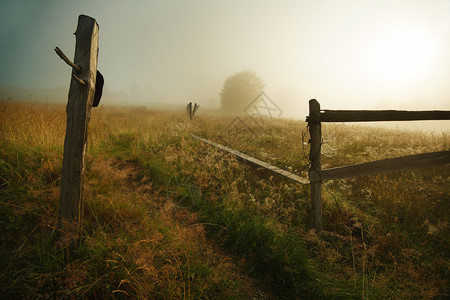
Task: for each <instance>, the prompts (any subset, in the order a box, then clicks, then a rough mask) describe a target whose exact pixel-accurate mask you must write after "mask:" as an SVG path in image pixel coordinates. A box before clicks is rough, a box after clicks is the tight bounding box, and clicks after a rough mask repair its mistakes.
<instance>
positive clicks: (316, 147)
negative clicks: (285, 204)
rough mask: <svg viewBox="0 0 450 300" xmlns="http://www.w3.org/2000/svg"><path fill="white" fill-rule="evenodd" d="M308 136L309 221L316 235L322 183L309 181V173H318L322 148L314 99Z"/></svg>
mask: <svg viewBox="0 0 450 300" xmlns="http://www.w3.org/2000/svg"><path fill="white" fill-rule="evenodd" d="M308 124H309V135H310V137H311V150H310V152H309V160H310V161H311V167H310V169H309V172H310V188H311V220H312V226H313V228H314V229H315V230H316V232H317V233H320V232H321V231H322V229H323V227H322V182H321V181H315V182H312V181H311V172H314V171H316V172H319V171H320V170H321V165H320V151H321V146H322V132H321V124H320V104H319V102H318V101H317V100H316V99H311V100H310V101H309V121H308Z"/></svg>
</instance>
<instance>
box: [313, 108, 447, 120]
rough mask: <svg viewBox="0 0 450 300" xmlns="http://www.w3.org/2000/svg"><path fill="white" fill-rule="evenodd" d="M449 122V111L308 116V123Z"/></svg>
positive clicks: (337, 112)
mask: <svg viewBox="0 0 450 300" xmlns="http://www.w3.org/2000/svg"><path fill="white" fill-rule="evenodd" d="M422 120H450V111H441V110H432V111H403V110H321V111H320V113H319V115H315V116H308V117H307V118H306V121H308V122H377V121H383V122H384V121H422Z"/></svg>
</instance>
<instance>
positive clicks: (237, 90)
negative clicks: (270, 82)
mask: <svg viewBox="0 0 450 300" xmlns="http://www.w3.org/2000/svg"><path fill="white" fill-rule="evenodd" d="M264 87H265V83H264V82H263V81H262V79H261V78H260V77H258V76H257V75H256V73H255V72H253V71H250V70H245V71H242V72H239V73H236V74H234V75H232V76H230V77H228V78H227V79H226V80H225V83H224V85H223V88H222V90H221V91H220V101H221V105H222V110H223V111H226V112H231V113H241V112H243V110H244V109H245V107H246V106H247V105H248V104H250V102H251V101H252V100H253V99H254V98H255V97H256V96H258V94H259V93H261V92H262V91H263V89H264Z"/></svg>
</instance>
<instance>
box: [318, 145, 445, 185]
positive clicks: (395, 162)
mask: <svg viewBox="0 0 450 300" xmlns="http://www.w3.org/2000/svg"><path fill="white" fill-rule="evenodd" d="M449 163H450V151H440V152H432V153H423V154H415V155H408V156H403V157H396V158H388V159H382V160H377V161H371V162H367V163H362V164H356V165H351V166H344V167H337V168H331V169H325V170H321V171H319V172H315V171H314V172H311V173H310V180H311V182H321V181H326V180H334V179H342V178H348V177H359V176H365V175H375V174H381V173H388V172H395V171H401V170H410V169H420V168H431V167H437V166H443V165H446V164H449Z"/></svg>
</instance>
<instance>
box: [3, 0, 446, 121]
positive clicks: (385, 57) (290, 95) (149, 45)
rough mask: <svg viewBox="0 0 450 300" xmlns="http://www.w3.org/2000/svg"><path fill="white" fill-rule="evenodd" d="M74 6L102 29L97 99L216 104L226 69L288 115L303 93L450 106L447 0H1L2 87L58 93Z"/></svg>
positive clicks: (303, 106)
mask: <svg viewBox="0 0 450 300" xmlns="http://www.w3.org/2000/svg"><path fill="white" fill-rule="evenodd" d="M79 14H86V15H89V16H91V17H93V18H95V19H96V20H97V22H98V24H99V27H100V32H99V64H98V68H99V70H100V71H101V72H102V74H103V75H104V77H105V94H104V97H103V99H102V104H104V105H109V104H114V105H117V104H123V105H129V106H131V105H146V106H149V107H152V106H158V107H161V106H163V105H167V107H170V108H173V107H182V106H183V105H185V103H187V102H188V101H195V102H197V103H200V104H201V105H202V107H203V108H213V109H214V108H219V107H220V96H219V92H220V90H221V88H222V86H223V83H224V81H225V80H226V78H227V77H229V76H231V75H233V74H235V73H237V72H240V71H243V70H253V71H254V72H255V73H256V74H257V75H258V76H260V77H261V78H262V79H263V81H264V82H265V83H266V88H265V92H266V94H267V95H269V96H270V97H271V99H273V101H274V102H276V103H277V104H278V106H280V107H281V109H282V110H283V116H284V117H289V118H304V116H305V115H306V114H307V106H308V100H309V99H311V98H316V99H318V100H319V102H320V103H321V105H322V107H324V108H329V109H407V110H414V109H417V110H422V109H445V110H448V109H450V84H449V79H450V1H448V0H379V1H370V0H343V1H325V0H318V1H299V0H296V1H261V0H259V1H256V0H246V1H236V0H231V1H215V0H212V1H204V0H193V1H175V0H174V1H133V2H125V1H76V2H75V1H72V2H68V1H49V0H41V1H12V0H3V1H1V2H0V49H1V56H0V66H1V68H0V97H2V98H4V99H7V98H11V99H17V98H20V97H22V98H23V97H25V98H27V97H28V98H38V99H40V98H42V99H44V100H45V99H47V101H50V100H51V101H53V100H55V101H58V99H59V97H61V99H60V101H61V103H63V102H65V101H66V97H67V92H66V93H65V94H64V92H63V91H64V90H66V91H68V85H69V82H70V69H69V67H68V66H67V65H65V64H64V63H63V62H62V61H61V60H60V59H59V58H58V57H57V56H56V55H55V53H54V51H53V48H54V47H56V46H58V47H60V48H61V50H63V51H64V53H65V54H66V55H67V56H68V57H69V58H72V57H73V51H74V48H75V38H74V35H73V32H74V31H75V29H76V25H77V21H78V15H79ZM18 88H22V89H23V93H22V96H18V94H17V90H18ZM25 88H27V89H25ZM30 89H34V90H32V91H31V90H30ZM13 90H14V91H16V92H15V94H14V93H13V92H12V91H13ZM38 90H39V91H40V92H37V91H38ZM54 90H58V91H60V93H59V94H58V95H62V96H49V95H54V94H52V93H51V92H49V91H54ZM30 91H31V92H30ZM33 91H34V92H33ZM46 91H47V92H46ZM24 94H25V96H23V95H24ZM30 95H31V96H30ZM55 95H56V94H55ZM52 97H53V98H55V97H56V98H58V99H53V98H52ZM49 98H50V99H49ZM447 123H448V122H447Z"/></svg>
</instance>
